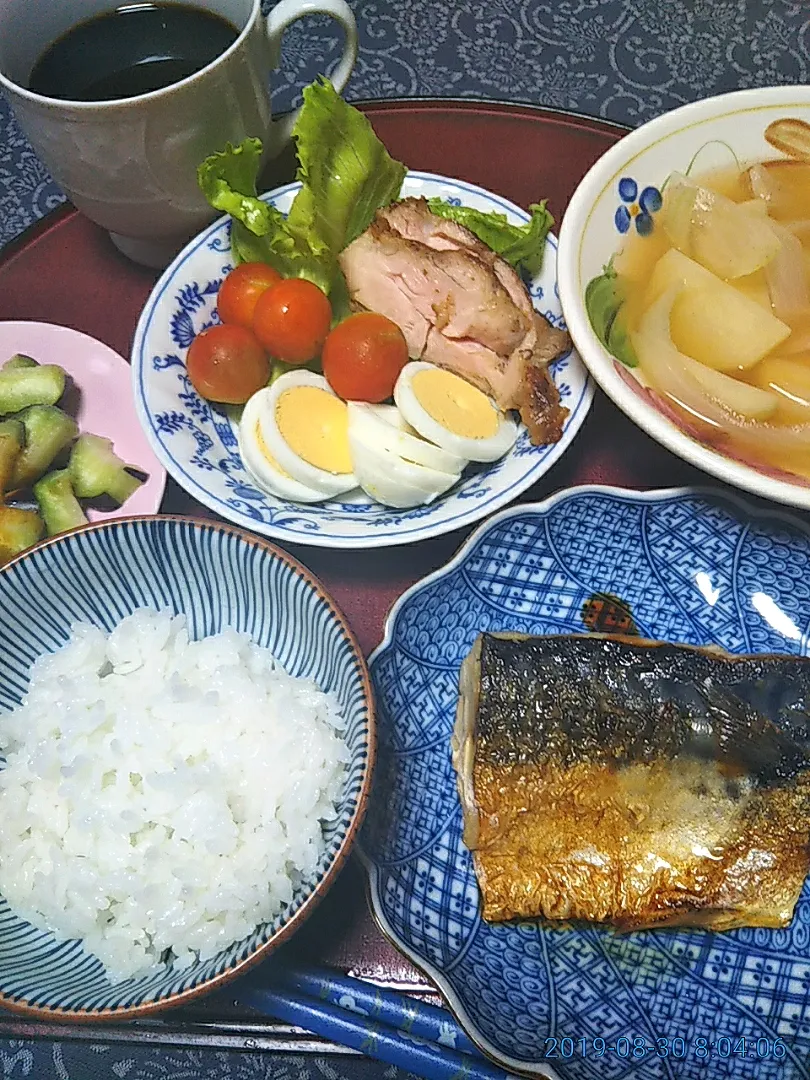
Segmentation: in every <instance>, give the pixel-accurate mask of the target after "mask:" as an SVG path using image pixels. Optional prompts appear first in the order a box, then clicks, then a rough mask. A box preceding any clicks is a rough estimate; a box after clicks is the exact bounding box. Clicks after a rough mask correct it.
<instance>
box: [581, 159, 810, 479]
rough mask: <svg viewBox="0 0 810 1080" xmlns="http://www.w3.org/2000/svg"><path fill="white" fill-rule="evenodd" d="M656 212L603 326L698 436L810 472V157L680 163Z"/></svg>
mask: <svg viewBox="0 0 810 1080" xmlns="http://www.w3.org/2000/svg"><path fill="white" fill-rule="evenodd" d="M639 212H644V211H643V209H640V208H639V207H638V206H637V205H634V206H631V207H629V208H628V213H629V214H630V215H631V221H632V218H633V216H635V215H637V214H638V213H639ZM649 216H650V217H651V218H652V226H651V228H650V231H649V232H647V234H646V235H640V232H639V231H637V230H636V229H634V228H632V227H631V228H630V230H629V233H628V236H627V240H626V242H625V245H624V247H623V249H622V250H621V252H620V253H619V254H618V255H617V256H616V258H615V260H614V262H613V270H614V271H615V277H612V280H611V282H610V285H611V288H612V296H613V301H612V302H613V304H614V308H613V310H612V312H611V311H610V310H609V309H610V302H606V304H605V307H606V309H607V313H606V312H605V311H603V312H602V316H601V317H602V322H601V324H600V322H599V313H598V311H597V317H596V318H595V317H594V309H595V307H596V308H598V307H599V303H600V295H601V296H605V297H609V296H610V289H609V288H608V287H607V285H606V278H607V277H610V275H605V277H603V278H600V279H595V281H594V282H592V283H591V287H589V291H590V288H592V287H593V286H594V285H596V284H597V282H601V283H602V285H603V286H605V288H604V289H602V290H601V293H600V289H598V288H597V289H596V290H595V291H594V293H593V295H592V296H591V299H590V301H589V305H588V306H589V312H590V313H591V321H592V323H593V325H594V329H595V330H596V331H597V334H598V335H599V336H600V337H601V338H602V340H603V341H604V342H605V344H606V345H607V347H608V348H609V350H610V351H611V352H612V353H613V354H614V355H615V356H616V357H617V358H618V359H619V360H622V361H623V362H624V363H625V364H626V365H627V366H628V367H632V368H633V373H634V374H635V375H636V376H637V377H638V378H639V380H640V381H641V382H642V383H644V384H645V385H646V386H647V387H648V388H649V390H650V391H652V392H653V393H654V395H655V397H656V398H657V400H658V402H659V403H660V405H661V406H662V407H663V409H664V411H665V412H667V413H669V414H670V415H671V416H672V418H673V419H675V420H676V422H678V423H679V425H680V426H681V427H685V428H686V429H687V430H688V431H689V432H690V433H692V434H694V435H695V436H696V437H697V438H699V439H700V440H701V441H703V442H708V443H710V444H712V445H714V446H716V447H717V448H718V449H720V450H722V451H724V452H725V453H727V454H729V455H730V456H733V457H735V458H738V459H740V460H743V461H746V462H749V463H751V464H754V465H756V466H758V467H762V466H765V467H768V468H770V469H772V470H777V471H785V472H788V473H792V474H794V475H798V476H800V477H802V478H804V479H807V480H808V481H810V161H798V160H786V159H779V160H772V161H763V162H759V163H756V164H754V165H746V166H744V167H734V168H729V169H724V170H722V171H715V172H712V173H704V174H702V175H699V176H697V177H696V176H683V175H680V174H677V173H675V174H673V175H672V176H671V177H670V178H669V179H668V181H667V183H666V185H665V187H664V191H663V193H662V202H661V205H660V209H658V210H657V211H655V212H653V213H652V214H650V215H649ZM594 297H595V298H596V304H595V305H594V303H593V301H594ZM611 316H612V318H611ZM600 326H601V331H602V332H601V333H600Z"/></svg>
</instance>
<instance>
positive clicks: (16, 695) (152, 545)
mask: <svg viewBox="0 0 810 1080" xmlns="http://www.w3.org/2000/svg"><path fill="white" fill-rule="evenodd" d="M139 607H153V608H157V609H159V610H164V611H165V610H169V611H173V612H174V613H176V614H180V613H183V614H185V616H186V618H187V620H188V627H189V634H190V636H191V637H192V638H200V637H205V636H207V635H209V634H213V633H217V632H218V631H220V630H223V629H225V628H226V627H232V628H233V629H235V630H239V631H242V632H244V633H247V634H249V635H250V636H251V638H252V639H253V640H254V641H255V642H256V643H257V644H258V645H261V646H263V647H265V648H268V649H270V650H271V652H272V653H273V655H274V656H275V658H276V659H277V660H278V661H279V662H280V663H281V664H282V666H283V667H284V668H285V669H286V670H287V671H288V672H289V673H290V674H292V675H296V676H305V677H308V678H311V679H313V680H314V681H315V682H316V684H317V685H318V686H320V687H321V688H322V689H324V690H328V691H332V692H333V693H334V694H335V695H336V696H337V699H338V702H339V704H340V709H341V712H342V714H343V716H344V718H345V719H346V721H347V728H346V735H345V738H346V741H347V743H348V746H349V750H350V754H351V760H350V764H349V767H348V771H347V776H346V782H345V786H344V790H343V794H342V797H341V800H340V803H339V806H338V815H337V817H336V819H335V821H334V822H330V823H329V824H328V825H327V826H326V827H325V830H324V836H325V840H326V847H325V850H324V853H323V855H322V856H321V859H320V860H319V862H318V865H317V867H316V869H315V871H314V873H313V874H312V876H311V877H310V878H308V879H307V880H305V881H303V882H302V883H300V884H299V885H298V886H297V887H296V888H295V890H294V893H293V900H292V902H291V904H290V905H289V906H288V907H287V908H285V909H284V910H283V911H282V912H281V913H280V914H279V915H278V916H277V917H276V918H275V919H274V920H273V921H272V922H271V923H267V924H265V925H263V926H259V927H257V928H256V929H255V930H254V932H253V933H252V934H250V935H249V936H248V937H247V938H245V939H244V940H242V941H239V942H237V943H236V944H234V945H232V946H231V947H230V948H228V949H225V950H223V951H222V952H220V953H218V954H217V955H216V956H214V957H212V958H211V959H209V960H204V961H198V962H197V963H195V964H193V965H192V966H191V967H188V968H186V969H185V970H183V971H175V970H173V968H172V967H171V966H170V967H168V968H164V969H162V970H161V971H159V972H157V973H154V974H150V975H146V976H143V977H141V978H132V979H128V980H127V981H126V982H121V983H111V982H110V981H109V979H108V978H107V976H106V975H105V973H104V969H103V967H102V965H101V962H100V961H99V960H97V959H96V958H95V957H93V956H91V955H90V954H89V953H87V952H85V951H84V949H83V948H82V946H81V943H80V942H78V941H62V940H57V939H56V938H55V937H54V936H53V935H52V934H50V933H47V932H45V931H43V930H39V929H36V928H35V927H33V926H32V925H31V924H30V923H27V922H25V921H24V920H23V919H21V918H19V917H18V916H17V915H15V914H14V912H13V911H12V910H11V909H10V908H9V906H8V904H7V903H6V901H5V900H4V899H3V898H2V897H0V1008H4V1009H11V1010H13V1011H16V1012H21V1013H24V1014H26V1015H28V1016H35V1017H40V1018H41V1017H46V1016H47V1017H51V1018H53V1017H59V1018H62V1019H67V1020H88V1019H120V1018H124V1017H132V1016H143V1015H146V1014H149V1013H152V1012H155V1011H157V1010H159V1009H163V1008H166V1007H167V1006H170V1005H181V1004H185V1003H187V1002H188V1001H189V1000H191V999H192V998H195V997H197V996H198V995H200V994H203V993H207V992H209V991H211V990H214V989H216V988H218V987H221V986H223V985H224V984H225V983H227V982H229V981H230V980H231V979H233V978H235V977H236V976H238V975H241V974H242V973H243V972H245V971H246V970H247V969H248V968H249V967H251V966H252V965H253V964H255V963H257V962H258V961H259V960H261V959H263V958H264V957H266V956H267V955H268V954H269V953H270V952H271V951H272V950H273V949H274V948H276V947H277V946H278V945H280V944H281V943H282V942H284V941H286V940H287V939H288V938H289V937H290V935H291V934H292V933H293V932H294V931H295V930H296V929H297V928H298V927H299V926H300V925H301V924H302V923H303V922H304V920H305V919H306V918H307V917H308V915H309V914H310V913H311V912H312V911H313V909H314V908H315V906H316V905H317V903H318V902H319V901H320V900H321V899H322V897H323V896H324V895H325V893H326V892H327V890H328V889H329V887H330V885H331V884H332V882H333V881H334V879H335V877H336V876H337V873H338V871H339V870H340V868H341V866H342V865H343V863H344V861H345V859H346V856H347V855H348V852H349V849H350V848H351V845H352V842H353V840H354V837H355V835H356V833H357V830H358V828H359V825H360V822H361V821H362V818H363V814H364V812H365V807H366V803H367V801H368V789H369V786H370V780H371V770H372V767H373V762H374V753H375V722H374V711H373V705H372V697H371V688H370V685H369V678H368V671H367V669H366V665H365V661H364V660H363V655H362V652H361V651H360V647H359V645H358V644H357V641H356V639H355V637H354V634H353V633H352V631H351V630H350V628H349V625H348V623H347V622H346V619H345V618H344V616H343V615H342V614H341V612H340V610H339V609H338V608H337V607H336V606H335V604H334V602H333V601H332V600H331V599H330V598H329V596H328V595H327V593H326V592H325V591H324V589H323V586H322V585H321V584H320V583H319V582H318V581H317V579H316V578H314V577H313V576H312V575H311V574H310V573H309V571H308V570H306V569H304V567H303V566H301V565H300V563H298V562H296V561H295V560H294V559H293V558H291V557H290V556H289V555H287V554H286V553H285V552H283V551H280V550H279V549H278V548H276V547H274V546H273V545H272V544H269V543H268V542H267V541H265V540H263V539H260V538H258V537H255V536H248V535H246V534H245V533H243V532H242V531H241V530H239V529H233V528H230V527H229V526H223V525H218V524H214V523H213V522H210V521H209V522H206V521H198V520H195V519H193V518H181V517H174V518H173V517H144V518H121V519H118V520H116V521H107V522H103V523H99V524H96V525H90V526H87V527H85V528H81V529H78V530H74V531H73V532H70V533H67V534H63V535H62V536H58V537H56V538H54V539H53V540H48V541H46V542H44V543H43V544H40V545H39V546H37V547H35V548H32V549H31V550H30V551H28V552H26V553H25V554H23V555H21V556H20V557H19V558H17V559H15V560H14V561H12V562H11V563H9V564H8V565H7V566H5V567H4V568H3V569H2V570H0V655H2V657H3V662H2V665H0V711H6V710H9V709H13V708H15V707H16V706H17V705H18V704H19V703H20V701H21V699H22V697H23V695H24V694H25V691H26V687H27V685H28V678H29V671H30V668H31V665H32V664H33V662H34V660H35V659H36V658H37V657H38V656H39V655H40V654H42V653H45V652H52V651H54V650H56V649H58V648H60V646H62V645H64V644H65V643H66V641H67V639H68V635H69V632H70V628H71V626H72V625H73V623H75V622H77V621H80V620H81V621H85V622H89V623H92V624H93V625H95V626H99V627H101V628H102V629H103V630H105V631H110V630H112V629H113V627H114V626H115V625H116V623H118V622H119V621H120V620H121V619H122V618H123V617H124V616H125V615H128V614H130V613H131V612H132V611H134V610H135V609H136V608H139ZM267 749H268V752H270V753H272V747H269V748H267ZM2 751H3V748H2V746H0V770H2V769H3V765H4V758H3V752H2Z"/></svg>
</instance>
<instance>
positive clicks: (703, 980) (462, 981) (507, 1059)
mask: <svg viewBox="0 0 810 1080" xmlns="http://www.w3.org/2000/svg"><path fill="white" fill-rule="evenodd" d="M808 582H810V529H808V527H807V526H806V525H804V524H802V523H800V522H799V521H797V520H795V519H793V518H790V517H788V516H786V515H782V514H779V513H777V512H771V511H764V512H760V511H757V510H754V509H752V508H750V507H748V506H747V505H746V504H745V503H744V502H742V501H741V500H738V499H737V498H735V497H733V496H727V495H724V494H721V493H719V492H713V491H711V490H708V489H706V490H704V489H676V490H669V491H660V492H654V493H649V494H647V493H638V492H630V491H624V490H620V489H616V488H607V487H584V488H574V489H571V490H569V491H566V492H562V493H560V494H558V495H555V496H553V497H552V498H550V499H549V500H547V501H546V502H544V503H541V504H537V505H522V506H518V507H513V508H510V509H508V510H505V511H503V512H502V513H500V514H499V515H497V516H495V517H494V518H493V519H491V520H490V521H488V522H487V523H486V524H484V525H482V526H481V527H480V528H479V529H478V530H477V531H476V532H475V533H474V534H473V535H472V537H471V538H470V539H469V540H468V541H467V542H466V544H465V545H464V546H463V547H462V548H461V550H460V551H459V553H458V554H457V555H456V557H455V558H454V559H453V560H452V561H451V562H450V563H449V564H448V565H447V566H445V567H444V568H442V569H440V570H438V571H437V572H436V573H434V574H432V575H430V576H429V577H427V578H425V579H424V580H423V581H421V582H419V583H418V584H417V585H415V586H414V587H413V588H412V589H410V590H409V591H408V592H407V593H405V594H404V595H403V596H402V597H401V598H400V600H399V601H398V602H397V604H396V605H395V606H394V608H393V609H392V611H391V614H390V616H389V618H388V622H387V626H386V630H385V634H384V638H383V641H382V644H381V645H380V646H379V647H378V649H377V650H376V651H375V653H374V654H373V656H372V658H371V661H370V669H371V675H372V682H373V685H374V690H375V695H376V701H377V710H378V723H379V732H378V734H379V750H378V763H377V771H376V778H375V785H374V789H373V791H372V801H371V807H370V810H369V814H368V817H367V821H366V826H365V830H364V832H363V834H362V836H361V845H362V857H363V860H364V862H365V864H366V866H367V869H368V874H369V883H370V897H371V904H372V909H373V912H374V914H375V917H376V919H377V921H378V923H379V924H380V926H381V928H382V930H383V931H384V933H385V934H386V935H387V936H388V937H389V938H390V939H391V941H392V942H393V943H394V944H395V945H396V946H397V947H398V948H399V949H400V950H401V951H402V952H403V953H404V954H405V955H406V956H407V957H408V958H409V959H411V960H412V961H413V962H414V963H415V964H417V965H418V966H419V967H421V968H422V969H423V970H424V971H425V972H426V973H427V974H429V975H430V976H431V978H432V979H433V980H434V981H435V982H436V983H437V984H438V986H439V987H440V988H441V990H442V992H443V993H444V995H445V996H446V998H447V1000H448V1003H449V1005H450V1007H451V1008H452V1010H453V1011H454V1012H455V1013H456V1015H457V1016H458V1018H459V1020H460V1022H461V1023H462V1025H463V1026H464V1027H465V1028H466V1030H467V1032H468V1033H469V1035H470V1036H471V1037H472V1038H473V1039H474V1041H475V1042H476V1043H477V1044H478V1045H479V1046H480V1047H481V1049H482V1050H484V1051H485V1052H486V1053H487V1054H489V1055H490V1056H492V1057H493V1058H495V1059H496V1060H498V1061H499V1063H500V1064H502V1065H503V1066H504V1067H506V1068H510V1069H520V1070H526V1071H529V1072H531V1073H533V1074H535V1075H542V1076H550V1077H554V1076H556V1077H561V1078H564V1080H586V1078H591V1077H594V1078H596V1077H599V1078H600V1080H601V1078H608V1080H609V1078H612V1077H630V1076H632V1077H633V1078H634V1080H668V1078H677V1080H697V1078H698V1077H700V1078H707V1077H708V1078H710V1080H720V1078H724V1077H734V1078H735V1080H777V1078H782V1077H786V1076H791V1077H810V1065H809V1064H808V1062H810V886H809V885H808V884H805V888H804V891H803V893H802V896H801V898H800V900H799V902H798V904H797V906H796V910H795V914H794V918H793V921H792V924H791V925H790V926H789V927H787V928H784V929H778V930H772V929H749V928H746V929H740V930H734V931H731V932H727V933H712V932H708V931H703V930H691V929H690V930H672V929H670V930H658V931H638V932H632V933H623V934H616V933H614V932H612V931H610V930H607V929H603V928H600V927H597V926H593V925H585V924H580V925H579V926H578V927H575V928H553V929H550V928H548V927H544V926H542V925H540V924H537V923H530V922H526V923H511V924H500V925H490V924H487V923H485V922H483V921H482V919H481V916H480V913H479V892H478V885H477V882H476V877H475V873H474V869H473V866H472V861H471V859H470V856H469V854H468V851H467V849H466V848H465V846H464V844H463V842H462V815H461V807H460V804H459V799H458V795H457V791H456V778H455V772H454V770H453V766H452V763H451V758H450V735H451V731H452V728H453V723H454V719H455V707H456V701H457V696H458V686H457V680H458V671H459V665H460V663H461V661H462V659H463V658H464V657H465V656H466V654H467V653H468V651H469V649H470V647H471V645H472V643H473V641H474V639H475V637H476V636H477V634H478V633H479V632H480V631H483V630H487V631H495V630H504V631H511V632H522V633H527V634H566V633H584V632H586V631H587V629H588V627H587V626H586V624H585V621H584V619H583V609H584V607H585V605H586V604H588V601H589V600H591V599H592V598H594V596H598V595H601V596H604V594H606V593H607V594H611V595H612V596H614V597H617V598H619V599H620V600H621V601H622V603H623V605H624V606H625V607H626V608H628V609H629V610H630V611H631V613H632V616H633V619H634V621H635V623H636V625H637V627H638V630H639V632H640V633H641V634H642V635H643V636H644V637H649V638H653V639H658V640H667V641H673V642H678V643H686V644H693V645H703V646H705V645H709V644H717V645H719V646H722V647H723V648H724V649H726V650H728V651H729V652H734V653H758V652H761V653H765V652H776V653H785V654H794V655H796V654H799V655H807V654H808V652H809V651H810V649H808V644H809V642H808V628H809V627H810V585H808Z"/></svg>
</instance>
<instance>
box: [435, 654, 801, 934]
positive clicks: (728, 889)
mask: <svg viewBox="0 0 810 1080" xmlns="http://www.w3.org/2000/svg"><path fill="white" fill-rule="evenodd" d="M809 709H810V660H807V659H805V658H797V657H787V656H748V657H740V656H732V655H730V654H727V653H724V652H722V651H721V650H715V649H698V648H692V647H687V646H679V645H670V644H662V643H656V642H651V641H644V640H642V639H640V638H635V637H622V636H611V635H598V634H589V635H582V636H578V635H572V636H565V637H526V636H522V635H508V634H482V635H480V636H479V638H478V640H477V641H476V643H475V645H474V646H473V649H472V651H471V652H470V654H469V655H468V656H467V658H466V659H465V661H464V663H463V664H462V668H461V674H460V695H459V702H458V712H457V718H456V726H455V731H454V734H453V740H452V751H453V763H454V765H455V768H456V772H457V780H458V790H459V795H460V798H461V805H462V809H463V816H464V842H465V844H466V845H467V847H468V848H469V849H470V851H471V852H472V855H473V860H474V865H475V871H476V875H477V878H478V883H479V886H480V891H481V896H482V904H483V917H484V918H485V919H487V920H489V921H492V922H499V921H504V920H509V919H526V918H535V917H542V918H545V919H550V920H582V919H584V920H589V921H594V922H599V923H608V924H612V925H613V926H615V927H617V928H620V929H636V928H641V927H653V926H663V925H681V926H703V927H711V928H714V929H717V930H728V929H731V928H733V927H738V926H767V927H778V926H786V925H787V924H789V922H790V920H791V918H792V917H793V909H794V906H795V904H796V901H797V899H798V897H799V893H800V892H801V889H802V885H803V883H804V879H805V876H806V875H807V871H808V863H810V851H809V850H808V839H809V838H810V770H809V769H808V765H809V764H810V762H809V761H808V739H809V738H810V715H808V710H809Z"/></svg>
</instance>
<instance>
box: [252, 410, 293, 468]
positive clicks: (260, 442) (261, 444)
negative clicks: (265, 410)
mask: <svg viewBox="0 0 810 1080" xmlns="http://www.w3.org/2000/svg"><path fill="white" fill-rule="evenodd" d="M255 434H256V445H257V446H258V448H259V453H260V454H261V455H262V457H263V458H264V459H265V461H266V462H267V464H268V465H269V466H270V467H271V468H272V469H275V470H276V472H277V473H281V475H282V476H289V475H290V474H289V473H288V472H285V471H284V470H283V469H282V467H281V466H280V465H279V463H278V462H277V461H276V459H275V458H274V457H273V455H272V454H271V453H270V448H269V447H268V445H267V443H266V442H265V441H264V435H262V425H261V423H260V422H259V421H258V420H257V421H256V432H255Z"/></svg>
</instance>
